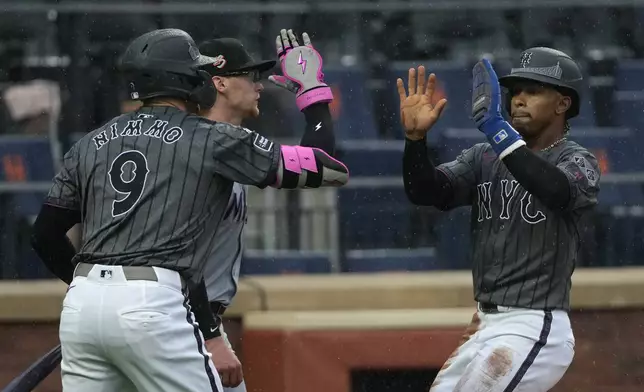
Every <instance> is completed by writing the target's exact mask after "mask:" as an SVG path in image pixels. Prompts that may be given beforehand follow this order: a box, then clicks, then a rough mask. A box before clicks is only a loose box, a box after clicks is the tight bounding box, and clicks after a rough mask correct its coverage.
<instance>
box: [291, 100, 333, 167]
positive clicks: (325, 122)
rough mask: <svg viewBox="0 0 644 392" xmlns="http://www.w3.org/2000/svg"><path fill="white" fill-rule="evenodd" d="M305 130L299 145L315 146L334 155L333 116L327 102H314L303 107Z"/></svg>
mask: <svg viewBox="0 0 644 392" xmlns="http://www.w3.org/2000/svg"><path fill="white" fill-rule="evenodd" d="M304 118H305V119H306V130H305V131H304V135H303V136H302V140H301V141H300V146H304V147H315V148H319V149H321V150H323V151H324V152H326V153H327V154H329V155H331V156H335V133H334V132H333V117H331V110H329V104H328V103H316V104H313V105H311V106H309V107H307V108H306V109H304Z"/></svg>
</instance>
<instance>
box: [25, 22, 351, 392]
mask: <svg viewBox="0 0 644 392" xmlns="http://www.w3.org/2000/svg"><path fill="white" fill-rule="evenodd" d="M214 62H216V59H214V58H210V57H207V56H203V55H201V54H200V52H199V50H198V48H197V46H196V44H195V43H194V41H193V39H192V38H191V37H190V35H188V34H187V33H186V32H184V31H181V30H177V29H164V30H155V31H152V32H149V33H146V34H144V35H142V36H140V37H138V38H136V39H134V40H133V41H132V42H131V44H130V45H129V46H128V48H127V49H126V51H125V53H124V55H123V56H122V59H121V70H122V72H123V73H124V76H125V79H126V80H127V81H128V85H129V87H130V94H131V97H132V99H137V100H141V101H142V102H143V106H142V107H141V108H140V109H139V110H137V111H135V112H132V113H128V114H124V115H121V116H118V117H115V118H114V119H112V120H110V121H108V122H107V123H106V124H105V125H103V126H101V127H100V128H98V129H96V130H94V131H92V132H90V133H88V134H87V135H86V136H84V137H83V138H82V139H81V140H79V141H78V142H77V143H75V144H74V145H73V146H72V148H71V149H70V150H69V151H68V152H67V153H66V154H65V157H64V161H63V167H62V169H61V170H60V171H59V172H58V174H57V175H56V176H55V178H54V180H53V186H52V188H51V190H50V191H49V194H48V196H47V198H46V200H45V203H44V205H43V207H42V209H41V212H40V214H39V215H38V217H37V219H36V222H35V223H34V228H33V238H32V243H33V246H34V249H35V250H36V251H37V252H38V254H39V256H40V257H41V258H42V259H43V261H44V262H45V263H46V264H47V266H48V268H50V269H51V270H52V272H54V273H55V274H56V275H57V276H58V277H59V278H60V279H62V280H63V281H65V282H66V283H68V284H69V288H68V291H67V294H66V295H65V299H64V302H63V308H62V311H61V319H60V330H59V336H60V342H61V351H62V363H61V372H62V381H63V389H64V390H65V391H72V392H73V391H89V390H92V391H134V390H138V391H155V392H156V391H186V392H188V391H221V390H222V385H221V381H220V379H219V376H218V374H217V371H216V370H215V368H214V366H213V363H212V360H211V355H210V353H208V351H207V349H206V347H205V345H204V339H210V338H213V337H216V336H218V335H219V328H218V325H217V322H216V319H215V318H214V317H213V314H212V312H211V310H210V307H209V303H208V298H207V294H206V288H205V283H204V279H203V269H204V264H205V263H206V261H207V260H208V256H209V255H210V252H211V250H212V247H213V244H214V237H215V233H216V231H217V228H218V226H219V224H220V222H221V220H222V216H223V214H224V212H225V210H226V208H227V205H228V200H229V199H230V193H231V190H232V187H233V184H234V183H235V182H237V183H240V184H244V185H253V186H257V187H259V188H265V187H268V186H270V187H274V188H280V189H295V188H318V187H322V186H341V185H343V184H345V183H346V182H347V181H348V170H347V169H346V167H345V166H344V165H343V164H342V163H340V162H338V161H336V160H335V159H333V158H331V157H330V156H328V155H327V154H326V153H324V152H323V151H322V150H319V149H316V148H310V147H301V146H285V145H279V144H278V143H276V142H273V141H272V140H269V139H266V138H263V137H261V136H259V135H258V134H256V133H255V132H253V131H251V130H248V129H245V128H241V127H237V126H233V125H231V124H226V123H217V122H214V121H211V120H208V119H205V118H203V117H200V116H197V115H196V114H194V113H198V112H199V111H200V110H204V109H207V108H209V107H211V106H212V105H213V103H214V100H215V96H216V91H215V88H214V85H213V84H212V79H211V77H210V75H209V74H208V73H207V72H205V71H203V70H201V67H202V66H204V65H206V64H213V63H214ZM76 223H82V244H81V248H80V250H79V252H78V253H75V251H74V248H73V246H72V245H71V244H70V243H69V240H68V239H67V238H66V236H65V233H66V232H67V230H69V228H70V227H72V226H73V225H74V224H76Z"/></svg>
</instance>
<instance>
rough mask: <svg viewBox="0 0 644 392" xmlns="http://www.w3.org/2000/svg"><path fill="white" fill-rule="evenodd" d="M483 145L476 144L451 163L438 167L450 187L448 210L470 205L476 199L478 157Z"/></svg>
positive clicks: (478, 169)
mask: <svg viewBox="0 0 644 392" xmlns="http://www.w3.org/2000/svg"><path fill="white" fill-rule="evenodd" d="M482 149H483V145H481V144H476V145H474V146H472V147H470V148H469V149H467V150H463V152H461V154H460V155H459V156H458V157H456V159H455V160H454V161H452V162H447V163H443V164H441V165H438V167H437V169H438V170H440V171H441V172H443V173H444V174H445V175H446V176H447V178H448V179H449V181H450V184H451V186H452V192H453V198H452V201H451V202H450V203H449V205H448V207H449V208H455V207H460V206H465V205H470V204H471V203H472V200H473V199H474V198H475V197H476V193H475V192H476V184H477V180H478V176H479V173H480V155H481V151H482Z"/></svg>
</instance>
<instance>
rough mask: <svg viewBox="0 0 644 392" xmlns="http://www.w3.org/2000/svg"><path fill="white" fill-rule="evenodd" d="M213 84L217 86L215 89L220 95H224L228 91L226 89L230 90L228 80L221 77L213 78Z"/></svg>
mask: <svg viewBox="0 0 644 392" xmlns="http://www.w3.org/2000/svg"><path fill="white" fill-rule="evenodd" d="M212 84H214V85H215V89H217V92H218V93H223V92H224V91H226V88H228V80H227V79H226V78H222V77H220V76H213V77H212Z"/></svg>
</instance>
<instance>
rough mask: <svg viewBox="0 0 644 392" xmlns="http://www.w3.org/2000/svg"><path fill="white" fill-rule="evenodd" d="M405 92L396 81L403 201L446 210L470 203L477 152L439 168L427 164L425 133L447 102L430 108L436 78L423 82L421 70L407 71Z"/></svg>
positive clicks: (423, 69)
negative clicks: (401, 134) (401, 135)
mask: <svg viewBox="0 0 644 392" xmlns="http://www.w3.org/2000/svg"><path fill="white" fill-rule="evenodd" d="M408 78H409V79H408V90H409V92H407V91H405V87H404V85H403V81H402V79H398V80H397V85H398V95H399V97H400V119H401V122H402V126H403V128H404V129H405V151H404V154H403V181H404V186H405V193H406V194H407V198H408V199H409V201H411V202H412V203H413V204H416V205H423V206H433V207H436V208H439V209H441V210H447V209H450V208H453V207H456V206H460V205H467V204H469V203H470V201H471V195H472V189H473V188H474V185H475V181H476V173H475V167H476V162H477V149H475V148H472V149H470V150H467V151H464V152H463V153H462V154H461V155H460V156H459V157H458V158H457V159H456V160H455V161H453V162H449V163H446V164H442V165H440V166H439V167H434V165H433V164H432V163H431V161H430V160H429V156H428V154H427V144H426V140H425V135H426V133H427V132H428V131H429V130H430V129H431V128H432V127H433V126H434V125H435V123H436V121H438V118H439V117H440V114H441V112H442V111H443V108H444V107H445V104H446V103H447V100H445V99H441V100H439V101H438V102H437V103H436V104H435V105H434V104H432V101H433V98H434V97H433V95H434V90H435V85H436V75H434V74H431V75H429V78H427V80H426V79H425V67H423V66H420V67H418V82H417V75H416V70H415V69H414V68H411V69H410V70H409V76H408Z"/></svg>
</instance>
